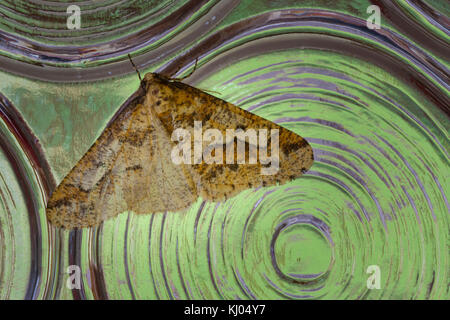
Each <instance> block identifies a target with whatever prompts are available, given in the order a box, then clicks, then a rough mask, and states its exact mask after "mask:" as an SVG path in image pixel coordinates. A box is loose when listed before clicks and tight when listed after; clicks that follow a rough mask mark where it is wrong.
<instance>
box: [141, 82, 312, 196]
mask: <svg viewBox="0 0 450 320" xmlns="http://www.w3.org/2000/svg"><path fill="white" fill-rule="evenodd" d="M145 81H146V86H147V92H148V94H147V99H148V100H149V101H150V103H149V104H151V105H154V106H155V111H156V114H157V115H158V117H159V118H160V120H161V122H162V123H163V125H164V127H165V128H166V129H167V131H168V132H169V134H172V132H173V131H174V130H176V129H178V128H181V129H185V130H188V131H189V132H191V136H193V134H194V121H201V122H202V129H203V130H204V131H205V130H207V129H217V130H219V131H220V133H221V134H222V136H223V137H226V134H227V129H235V130H239V129H241V130H242V131H245V130H247V129H254V130H260V129H267V130H268V132H267V138H268V139H267V148H268V150H267V154H268V155H270V154H271V151H272V150H271V139H269V137H270V136H271V135H270V132H271V130H272V129H277V130H278V134H279V136H278V140H279V144H278V154H279V157H278V160H279V163H278V164H279V170H278V171H277V172H276V173H275V174H261V172H262V171H261V169H263V168H262V166H264V165H263V164H262V163H261V162H260V161H257V163H256V164H250V163H249V161H248V160H249V152H250V148H251V145H252V143H251V142H250V139H249V140H246V141H247V143H246V149H245V161H246V162H245V163H244V164H239V165H236V162H235V163H234V164H228V163H226V161H225V160H226V154H225V152H226V145H225V144H227V143H230V141H229V140H226V139H225V140H224V143H225V144H224V145H223V148H222V150H223V152H224V154H223V157H222V159H223V161H222V163H220V164H217V163H210V164H208V163H206V162H205V161H202V162H201V163H200V164H195V163H194V159H192V162H191V163H192V164H191V165H186V167H188V169H189V170H190V172H191V175H192V178H193V180H194V182H195V184H196V188H197V191H198V193H199V195H200V196H201V197H202V198H203V199H205V200H209V201H223V200H226V199H228V198H230V197H233V196H234V195H236V194H238V193H239V192H241V191H243V190H245V189H249V188H255V187H260V186H270V185H276V184H283V183H285V182H287V181H291V180H293V179H296V178H297V177H300V176H301V175H302V174H303V173H304V172H306V171H307V170H308V169H309V168H310V167H311V166H312V164H313V160H314V156H313V150H312V148H311V146H310V145H309V144H308V142H307V141H306V140H305V139H304V138H302V137H301V136H299V135H297V134H295V133H294V132H292V131H290V130H288V129H286V128H284V127H281V126H279V125H278V124H275V123H273V122H271V121H269V120H266V119H264V118H261V117H259V116H257V115H255V114H253V113H251V112H248V111H246V110H244V109H241V108H238V107H236V106H235V105H233V104H231V103H228V102H226V101H224V100H221V99H219V98H216V97H214V96H212V95H209V94H207V93H204V92H202V91H201V90H199V89H196V88H194V87H191V86H189V85H186V84H184V83H181V82H172V81H169V80H168V79H165V78H163V77H160V76H159V75H156V74H147V75H146V77H145ZM258 141H259V140H258ZM209 143H210V142H209V141H205V140H203V141H202V149H203V150H205V148H207V146H208V144H209ZM231 143H232V144H233V145H234V146H233V150H234V155H233V157H234V159H235V160H237V156H238V155H237V154H236V153H237V144H238V141H237V139H235V140H234V141H231ZM253 147H255V148H256V150H258V147H257V146H253ZM191 149H192V150H194V140H192V146H191ZM273 151H275V150H273ZM192 157H193V156H192ZM258 157H259V154H258Z"/></svg>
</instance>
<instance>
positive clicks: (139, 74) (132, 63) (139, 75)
mask: <svg viewBox="0 0 450 320" xmlns="http://www.w3.org/2000/svg"><path fill="white" fill-rule="evenodd" d="M128 58H129V59H130V62H131V65H132V66H133V68H134V70H136V73H137V74H138V77H139V81H140V82H141V87H142V89H144V91H145V88H144V86H143V84H142V77H141V73H140V72H139V70H138V68H137V67H136V65H135V64H134V62H133V60H132V59H131V56H130V54H128Z"/></svg>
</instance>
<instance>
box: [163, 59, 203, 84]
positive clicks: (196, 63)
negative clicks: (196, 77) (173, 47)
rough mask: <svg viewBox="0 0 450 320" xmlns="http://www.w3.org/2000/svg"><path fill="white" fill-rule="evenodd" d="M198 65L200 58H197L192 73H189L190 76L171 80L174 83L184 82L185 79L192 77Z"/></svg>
mask: <svg viewBox="0 0 450 320" xmlns="http://www.w3.org/2000/svg"><path fill="white" fill-rule="evenodd" d="M197 65H198V57H197V58H195V65H194V68H193V69H192V70H191V72H189V74H187V75H185V76H184V77H181V78H171V79H170V80H172V81H183V80H184V79H186V78H189V77H190V76H192V74H193V73H194V72H195V70H196V69H197Z"/></svg>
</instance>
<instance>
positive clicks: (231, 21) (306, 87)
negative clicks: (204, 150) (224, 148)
mask: <svg viewBox="0 0 450 320" xmlns="http://www.w3.org/2000/svg"><path fill="white" fill-rule="evenodd" d="M71 4H75V5H78V6H79V7H80V9H81V28H80V29H78V30H68V29H67V28H66V19H67V16H68V15H67V13H66V8H67V7H68V6H69V5H71ZM373 5H376V6H378V8H379V9H380V13H381V28H380V29H369V28H367V23H366V20H367V18H369V16H370V15H371V13H368V11H367V9H368V8H369V6H373ZM449 11H450V8H449V5H448V2H447V1H419V0H417V1H416V0H414V1H413V0H408V1H382V0H380V1H364V0H360V1H332V2H330V1H325V0H320V1H301V2H299V1H290V0H286V1H244V0H242V1H156V0H155V1H137V0H136V1H116V0H108V1H107V0H104V1H79V2H73V3H69V2H67V1H58V2H56V1H7V0H5V1H0V17H1V20H0V49H1V51H0V69H1V70H2V71H1V72H0V80H1V81H0V92H1V95H0V134H1V135H0V299H14V298H16V299H23V298H27V299H108V298H109V299H448V298H450V295H449V259H450V257H449V251H448V243H449V227H450V224H449V213H450V206H449V196H450V194H449V191H450V180H449V172H450V161H449V146H450V144H449V128H450V121H449V105H450V100H449V94H448V92H449V91H448V89H449V71H448V48H449V32H448V26H449V23H448V22H449V19H448V15H449ZM128 53H129V54H131V55H132V56H133V61H135V63H136V65H137V66H138V68H139V70H140V72H141V73H145V72H148V71H152V72H155V71H157V72H160V73H164V74H166V75H171V76H182V75H186V74H188V73H189V72H190V71H191V70H192V68H194V65H195V61H196V59H198V63H197V67H196V69H195V71H194V73H193V75H192V76H190V77H189V78H187V79H186V80H185V82H187V83H189V84H191V85H193V86H196V87H198V88H201V89H203V90H205V91H207V92H208V93H210V94H213V95H215V96H217V97H219V98H221V99H224V100H226V101H229V102H231V103H234V104H235V105H237V106H239V107H241V108H243V109H246V110H248V111H250V112H253V113H255V114H257V115H259V116H262V117H263V118H266V119H269V120H271V121H274V122H276V123H278V124H280V125H282V126H284V127H286V128H288V129H290V130H292V131H294V132H296V133H298V134H299V135H301V136H303V137H305V138H306V139H307V140H308V142H309V143H310V144H311V146H312V147H313V149H314V158H315V162H314V165H313V166H312V167H311V169H310V171H308V172H307V173H306V174H305V175H304V176H303V177H301V178H299V179H297V180H295V181H292V182H290V183H288V184H285V185H282V186H276V187H265V188H258V189H250V190H247V191H244V192H242V193H241V194H239V195H237V196H236V197H234V198H232V199H229V200H227V201H225V202H221V203H210V202H205V201H203V200H202V199H201V198H200V199H199V200H198V201H197V202H196V203H195V204H194V205H193V206H192V208H191V209H189V210H187V211H186V212H165V213H158V214H153V215H140V216H137V215H135V214H133V213H131V212H124V213H123V214H121V215H119V216H118V217H117V218H115V219H112V220H108V221H106V222H104V223H103V225H101V226H100V227H98V228H92V229H83V230H77V231H64V230H59V229H56V228H54V227H52V226H51V225H49V224H47V221H46V218H45V203H46V201H47V199H48V196H49V194H50V193H51V191H52V190H53V188H54V187H55V186H56V184H57V183H58V182H59V181H60V180H61V179H62V178H63V177H64V175H65V174H66V173H67V172H68V171H69V170H70V168H71V167H72V166H73V165H75V164H76V162H77V160H78V159H79V158H80V157H81V156H82V155H83V154H84V152H85V151H86V150H87V149H88V148H89V146H90V145H91V144H92V143H93V142H94V141H95V139H96V138H97V137H98V135H99V134H100V133H101V131H102V130H103V128H104V127H105V125H106V124H107V123H108V121H109V119H110V118H111V117H112V116H113V114H114V113H115V112H116V111H117V110H119V108H120V107H121V106H122V105H126V104H127V103H128V101H129V100H127V99H128V98H129V97H130V96H131V95H132V94H133V92H135V91H136V89H137V88H138V85H139V80H138V77H137V75H136V73H135V71H134V69H133V68H132V66H131V64H130V61H129V60H128V57H127V54H128ZM230 125H231V124H230ZM69 266H77V267H79V270H80V271H81V281H80V288H79V289H77V288H73V287H72V288H69V287H68V286H67V283H68V282H67V281H68V279H69V276H70V273H68V271H67V270H68V267H69ZM373 268H375V269H377V270H379V273H378V274H376V276H378V277H379V278H378V279H376V280H377V281H378V284H379V288H374V287H373V286H371V285H370V284H371V281H372V280H373V277H374V274H373V273H372V272H371V271H370V270H373ZM69 280H70V279H69ZM69 282H70V281H69Z"/></svg>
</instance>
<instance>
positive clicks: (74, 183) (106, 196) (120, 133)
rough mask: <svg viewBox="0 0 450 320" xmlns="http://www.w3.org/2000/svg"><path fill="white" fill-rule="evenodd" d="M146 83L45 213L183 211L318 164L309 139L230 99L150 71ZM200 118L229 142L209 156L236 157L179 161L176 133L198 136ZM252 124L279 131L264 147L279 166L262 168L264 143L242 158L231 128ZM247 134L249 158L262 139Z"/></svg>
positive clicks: (86, 219)
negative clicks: (266, 171) (199, 201)
mask: <svg viewBox="0 0 450 320" xmlns="http://www.w3.org/2000/svg"><path fill="white" fill-rule="evenodd" d="M141 87H142V88H141V89H140V91H139V92H138V97H137V98H136V99H134V100H133V101H132V102H131V103H130V104H128V105H127V106H126V107H125V108H123V109H122V110H120V111H119V112H118V113H117V114H116V115H115V117H114V118H113V120H111V121H110V123H109V124H108V125H107V127H106V128H105V130H104V131H103V133H102V134H101V135H100V137H99V138H98V139H97V140H96V141H95V143H94V144H93V145H92V147H91V148H90V149H89V150H88V151H87V153H86V154H85V155H84V156H83V157H82V158H81V160H80V161H79V162H78V163H77V164H76V166H75V167H74V168H73V169H72V170H71V171H70V172H69V174H67V176H66V177H65V178H64V179H63V181H62V182H61V183H60V184H59V186H58V187H57V188H56V189H55V191H54V192H53V194H52V195H51V198H50V199H49V201H48V203H47V212H46V213H47V218H48V220H49V221H50V222H51V223H52V224H53V225H55V226H59V227H63V228H68V229H72V228H82V227H91V226H97V225H99V224H100V223H101V222H102V221H104V220H106V219H109V218H111V217H114V216H116V215H118V214H120V213H122V212H124V211H127V210H128V211H133V212H134V213H136V214H148V213H157V212H165V211H172V212H173V211H179V210H182V209H187V208H189V207H190V206H191V204H192V203H194V202H195V201H196V200H197V198H198V197H199V196H200V197H202V199H203V200H206V201H224V200H226V199H228V198H230V197H233V196H235V195H236V194H238V193H239V192H241V191H243V190H245V189H248V188H256V187H260V186H271V185H276V184H283V183H286V182H288V181H290V180H293V179H295V178H297V177H299V176H301V175H302V174H303V173H304V172H305V171H307V170H308V169H309V168H310V167H311V165H312V164H313V151H312V148H311V146H310V145H309V144H308V143H307V142H306V140H305V139H303V138H302V137H300V136H299V135H297V134H295V133H293V132H291V131H289V130H287V129H285V128H283V127H281V126H279V125H277V124H275V123H273V122H270V121H268V120H265V119H263V118H261V117H259V116H257V115H254V114H252V113H250V112H248V111H245V110H243V109H240V108H238V107H236V106H234V105H232V104H231V103H228V102H226V101H223V100H221V99H219V98H216V97H214V96H212V95H209V94H207V93H205V92H202V91H201V90H198V89H196V88H193V87H191V86H189V85H186V84H184V83H182V82H179V81H174V80H172V79H168V78H166V77H164V76H162V75H159V74H155V73H147V74H146V75H145V77H144V79H143V80H142V81H141ZM195 123H197V124H198V123H201V124H202V129H203V130H205V129H216V131H215V132H216V133H221V134H222V135H223V136H224V137H227V139H225V140H224V141H216V142H217V145H220V146H224V148H223V149H217V148H215V149H214V148H213V150H212V151H211V150H209V151H208V152H209V155H208V157H209V158H208V157H207V158H208V159H209V160H211V159H213V160H214V159H217V157H218V156H219V155H220V154H219V152H221V151H220V150H223V154H222V159H227V160H230V159H231V160H235V161H234V163H229V162H226V161H225V160H224V161H223V162H222V163H217V162H212V163H211V161H201V162H199V161H198V159H194V153H195V152H194V153H193V154H192V155H191V159H192V162H190V163H174V161H173V157H172V155H173V152H174V148H175V150H176V146H177V143H176V141H174V139H173V136H174V132H175V131H176V130H177V129H183V130H186V131H185V132H190V133H194V134H193V136H195V127H194V126H195ZM248 128H251V129H254V130H260V129H267V130H269V131H271V130H273V129H276V131H277V132H278V141H279V145H276V146H275V147H273V144H272V143H271V142H272V141H271V138H272V136H268V137H267V147H266V150H265V151H266V154H270V153H271V152H272V153H274V152H278V160H277V161H278V165H279V168H278V170H277V171H276V172H275V173H274V174H261V172H262V170H263V169H264V168H265V167H267V163H266V162H263V161H262V160H261V159H262V151H261V150H262V149H256V150H257V157H256V158H257V159H256V160H257V161H256V163H255V162H254V161H253V162H251V161H250V160H248V161H247V162H246V163H242V161H240V163H238V162H239V161H238V158H239V157H240V155H239V154H238V151H239V150H238V148H239V146H238V144H239V142H240V141H239V138H238V137H236V136H235V137H234V138H231V139H228V136H227V129H241V130H246V129H248ZM240 139H241V140H242V136H241V137H240ZM243 139H244V140H245V141H244V142H245V150H244V153H245V157H246V158H245V159H250V158H251V154H250V151H251V150H253V151H254V150H255V149H252V148H253V147H255V146H253V144H254V142H255V141H253V142H252V141H250V139H249V138H248V137H247V138H245V137H244V138H243ZM197 140H198V139H197ZM247 140H248V141H247ZM278 141H277V142H278ZM207 142H208V141H206V142H205V141H200V142H199V141H195V138H193V139H191V141H189V145H191V146H192V147H193V149H195V147H196V146H195V144H196V143H200V144H201V146H202V147H203V150H206V149H207V148H208V145H209V146H210V144H209V143H207ZM241 142H242V141H241ZM180 143H181V142H180ZM185 146H186V145H185ZM197 146H198V145H197ZM228 146H230V148H229V149H227V148H226V147H228ZM218 150H219V151H218ZM230 150H231V151H230ZM240 150H241V151H242V149H240ZM230 152H231V153H230ZM227 153H228V154H227ZM227 157H228V158H227ZM188 158H189V157H188ZM219 158H220V157H219ZM241 160H242V158H241ZM253 160H255V159H253ZM260 160H261V161H260Z"/></svg>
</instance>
